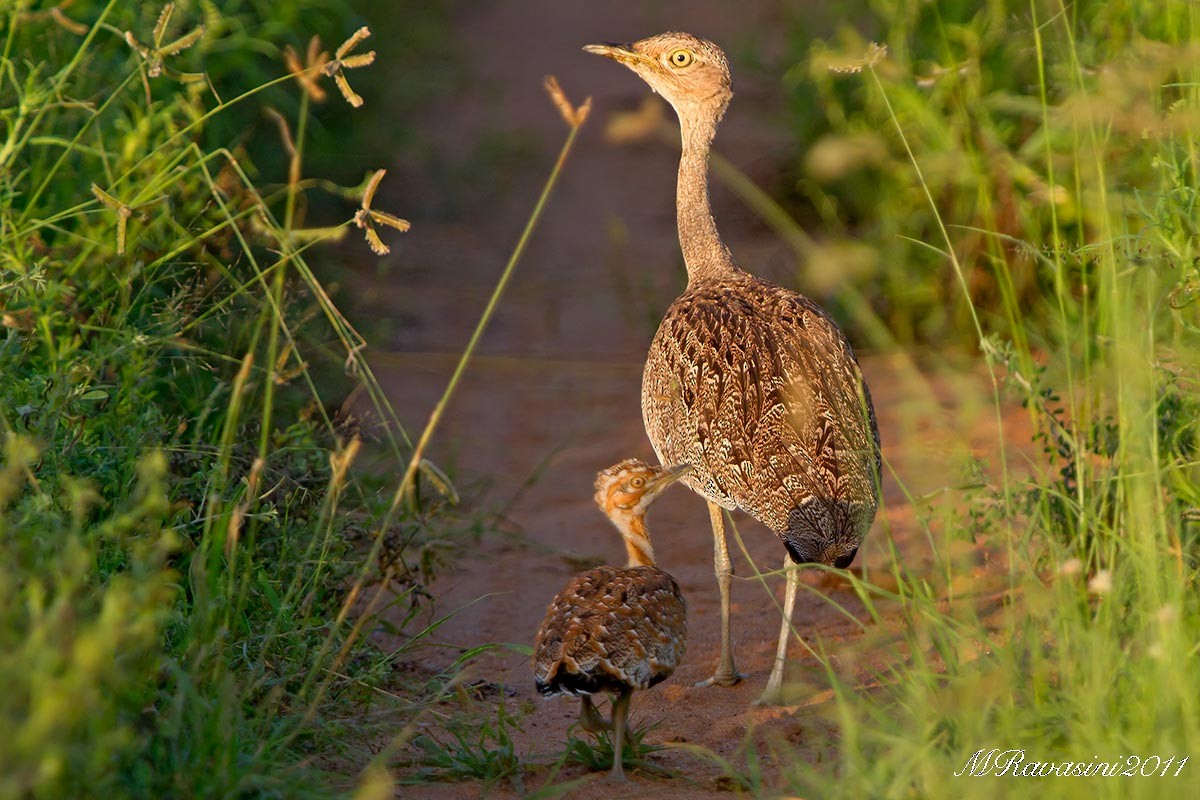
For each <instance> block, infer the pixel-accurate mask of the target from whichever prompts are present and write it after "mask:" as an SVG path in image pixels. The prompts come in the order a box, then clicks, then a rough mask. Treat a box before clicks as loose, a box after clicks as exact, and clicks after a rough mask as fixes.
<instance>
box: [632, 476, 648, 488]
mask: <svg viewBox="0 0 1200 800" xmlns="http://www.w3.org/2000/svg"><path fill="white" fill-rule="evenodd" d="M629 485H630V486H632V487H633V488H634V489H640V488H642V487H643V486H645V485H646V479H645V478H634V479H633V480H631V481H630V482H629Z"/></svg>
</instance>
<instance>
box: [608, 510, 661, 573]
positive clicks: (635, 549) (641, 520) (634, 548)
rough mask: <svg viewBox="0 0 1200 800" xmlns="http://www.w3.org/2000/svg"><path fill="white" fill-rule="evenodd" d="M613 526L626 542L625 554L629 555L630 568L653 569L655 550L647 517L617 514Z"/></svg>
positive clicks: (613, 519) (642, 514) (636, 514)
mask: <svg viewBox="0 0 1200 800" xmlns="http://www.w3.org/2000/svg"><path fill="white" fill-rule="evenodd" d="M612 523H613V525H616V526H617V530H619V531H620V532H621V538H623V539H624V540H625V552H627V553H628V554H629V563H628V564H626V566H629V567H653V566H654V548H653V547H652V546H651V545H650V534H649V532H647V530H646V515H645V514H644V513H641V514H638V513H634V514H617V515H615V516H613V517H612Z"/></svg>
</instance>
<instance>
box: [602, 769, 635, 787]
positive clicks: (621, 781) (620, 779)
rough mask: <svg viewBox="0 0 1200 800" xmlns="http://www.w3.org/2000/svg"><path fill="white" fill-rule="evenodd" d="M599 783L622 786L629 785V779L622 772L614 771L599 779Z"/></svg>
mask: <svg viewBox="0 0 1200 800" xmlns="http://www.w3.org/2000/svg"><path fill="white" fill-rule="evenodd" d="M600 782H601V783H610V784H617V785H619V786H624V785H625V784H627V783H629V778H626V777H625V772H624V770H618V769H614V770H613V771H612V772H610V773H608V774H607V775H605V776H604V777H603V778H601V779H600Z"/></svg>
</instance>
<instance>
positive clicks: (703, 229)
mask: <svg viewBox="0 0 1200 800" xmlns="http://www.w3.org/2000/svg"><path fill="white" fill-rule="evenodd" d="M721 111H722V109H717V110H716V111H714V110H712V109H707V108H690V109H687V111H686V112H685V113H680V114H679V127H680V132H681V134H682V136H683V155H682V156H680V159H679V184H678V186H677V187H676V194H675V211H676V213H677V214H678V217H679V245H680V247H681V248H682V249H683V262H684V264H686V265H687V272H688V283H689V284H693V283H695V282H696V281H698V280H702V279H705V278H719V277H723V276H729V275H732V274H733V273H734V272H736V271H737V267H735V266H734V264H733V258H732V257H731V256H730V254H729V250H728V249H727V248H726V247H725V245H724V243H723V242H722V241H721V236H720V234H719V233H717V223H716V221H715V220H714V219H713V215H712V208H711V206H710V205H709V202H708V153H709V150H710V149H711V148H712V141H713V137H714V136H715V135H716V132H717V121H718V120H719V119H720V116H721Z"/></svg>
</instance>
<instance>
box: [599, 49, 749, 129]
mask: <svg viewBox="0 0 1200 800" xmlns="http://www.w3.org/2000/svg"><path fill="white" fill-rule="evenodd" d="M583 49H584V50H585V51H587V52H589V53H595V54H596V55H599V56H607V57H608V58H611V59H613V60H614V61H619V62H620V63H622V64H624V65H625V66H627V67H629V68H630V69H631V70H633V71H634V72H636V73H637V74H638V77H640V78H641V79H642V80H644V81H645V82H646V83H648V84H649V85H650V88H651V89H653V90H654V91H656V92H658V93H659V94H661V95H662V96H663V99H665V100H666V101H667V102H668V103H670V104H671V105H672V106H674V107H675V111H676V112H677V113H678V114H679V115H680V116H681V117H682V116H684V115H685V113H686V114H690V112H692V111H693V110H699V109H705V110H708V111H709V112H710V113H715V114H716V115H717V116H720V114H722V113H724V111H725V106H727V105H728V104H729V99H730V98H731V97H733V90H732V88H731V85H732V80H731V78H730V75H729V61H728V60H727V59H726V58H725V53H723V52H722V51H721V48H719V47H717V46H716V45H715V44H713V43H712V42H709V41H706V40H704V39H699V38H697V37H695V36H692V35H691V34H690V33H660V34H658V35H657V36H651V37H649V38H647V39H642V40H640V41H637V42H633V43H631V44H617V43H614V42H605V43H604V44H589V45H586V46H585V47H584V48H583Z"/></svg>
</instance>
